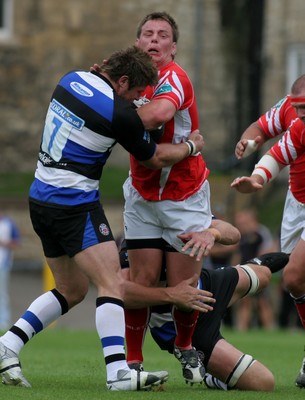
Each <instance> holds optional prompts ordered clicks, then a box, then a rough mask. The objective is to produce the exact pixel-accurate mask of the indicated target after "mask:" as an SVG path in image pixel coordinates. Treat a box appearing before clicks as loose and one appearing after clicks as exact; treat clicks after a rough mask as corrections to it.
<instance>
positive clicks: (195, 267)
mask: <svg viewBox="0 0 305 400" xmlns="http://www.w3.org/2000/svg"><path fill="white" fill-rule="evenodd" d="M201 269H202V261H196V259H195V258H194V257H190V256H189V255H187V254H181V253H179V252H166V277H167V283H168V285H169V286H176V285H177V284H178V283H179V282H181V281H183V280H185V279H189V278H191V277H192V276H193V275H194V274H198V276H199V275H200V272H201Z"/></svg>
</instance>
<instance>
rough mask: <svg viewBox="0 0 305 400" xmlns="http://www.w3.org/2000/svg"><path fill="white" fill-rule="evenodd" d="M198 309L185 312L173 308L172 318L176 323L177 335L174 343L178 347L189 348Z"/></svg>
mask: <svg viewBox="0 0 305 400" xmlns="http://www.w3.org/2000/svg"><path fill="white" fill-rule="evenodd" d="M198 316H199V311H191V312H185V311H180V310H178V309H177V308H176V307H174V308H173V318H174V321H175V324H176V332H177V336H176V339H175V345H176V346H177V347H178V348H179V349H191V348H192V337H193V333H194V330H195V327H196V322H197V319H198Z"/></svg>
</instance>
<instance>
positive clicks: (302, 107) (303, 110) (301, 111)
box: [292, 102, 305, 125]
mask: <svg viewBox="0 0 305 400" xmlns="http://www.w3.org/2000/svg"><path fill="white" fill-rule="evenodd" d="M292 106H293V107H294V108H295V111H296V113H297V116H298V118H300V120H301V121H302V122H303V124H304V125H305V102H304V104H303V103H301V104H298V105H293V104H292Z"/></svg>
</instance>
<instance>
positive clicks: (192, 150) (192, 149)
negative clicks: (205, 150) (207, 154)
mask: <svg viewBox="0 0 305 400" xmlns="http://www.w3.org/2000/svg"><path fill="white" fill-rule="evenodd" d="M184 143H186V144H187V145H188V148H189V156H193V155H194V154H196V153H197V149H196V145H195V143H194V142H193V141H192V140H186V141H185V142H184Z"/></svg>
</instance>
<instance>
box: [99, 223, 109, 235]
mask: <svg viewBox="0 0 305 400" xmlns="http://www.w3.org/2000/svg"><path fill="white" fill-rule="evenodd" d="M99 231H100V232H101V234H102V235H103V236H108V235H109V228H108V226H107V225H106V224H101V225H100V226H99Z"/></svg>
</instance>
